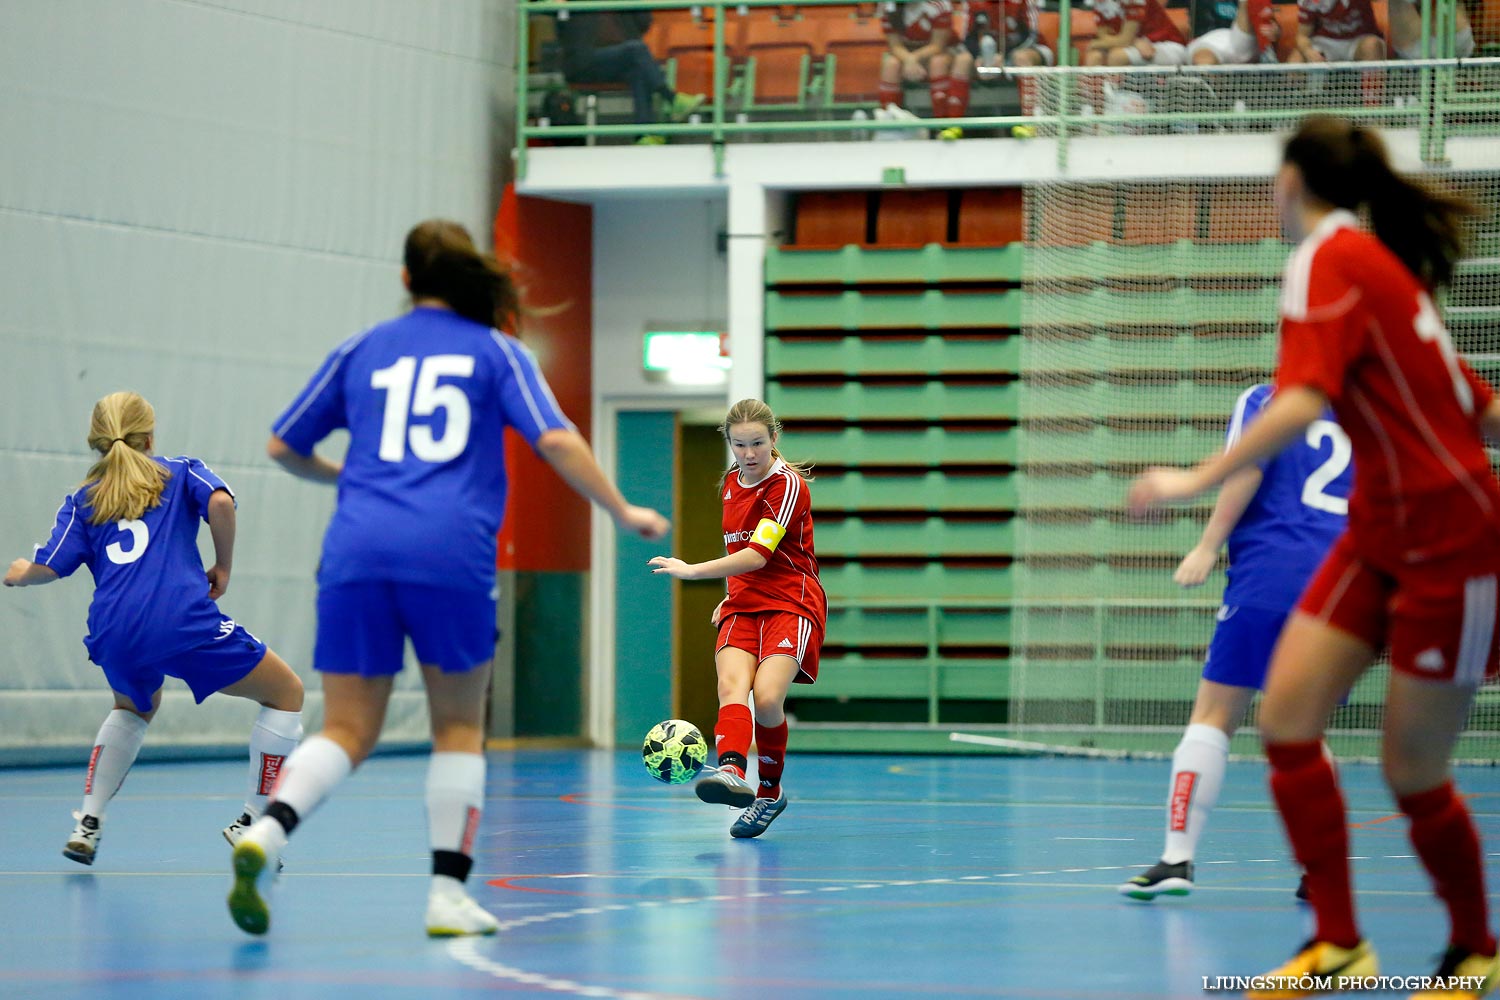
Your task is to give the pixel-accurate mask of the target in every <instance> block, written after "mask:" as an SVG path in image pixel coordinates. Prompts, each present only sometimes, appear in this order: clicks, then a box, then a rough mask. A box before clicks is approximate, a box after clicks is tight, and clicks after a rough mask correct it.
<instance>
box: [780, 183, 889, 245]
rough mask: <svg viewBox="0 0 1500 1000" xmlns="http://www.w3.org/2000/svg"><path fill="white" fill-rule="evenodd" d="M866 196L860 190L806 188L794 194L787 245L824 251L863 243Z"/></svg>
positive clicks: (868, 198) (866, 208)
mask: <svg viewBox="0 0 1500 1000" xmlns="http://www.w3.org/2000/svg"><path fill="white" fill-rule="evenodd" d="M869 211H870V196H869V195H868V194H866V193H865V192H863V191H808V192H805V193H803V194H800V195H798V196H797V202H796V208H795V210H794V216H793V220H792V242H791V247H792V248H795V249H799V250H811V249H817V250H826V249H830V248H836V247H842V246H848V245H849V244H851V243H864V242H865V234H866V232H867V226H868V222H869Z"/></svg>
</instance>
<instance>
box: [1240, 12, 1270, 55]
mask: <svg viewBox="0 0 1500 1000" xmlns="http://www.w3.org/2000/svg"><path fill="white" fill-rule="evenodd" d="M1245 13H1246V14H1248V15H1249V21H1250V33H1251V34H1252V35H1254V36H1255V45H1256V48H1257V49H1258V50H1259V51H1261V52H1262V53H1264V52H1275V51H1276V29H1277V24H1276V7H1275V5H1274V4H1272V2H1271V0H1248V2H1247V3H1246V4H1245Z"/></svg>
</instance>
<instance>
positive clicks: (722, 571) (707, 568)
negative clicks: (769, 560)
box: [646, 548, 766, 624]
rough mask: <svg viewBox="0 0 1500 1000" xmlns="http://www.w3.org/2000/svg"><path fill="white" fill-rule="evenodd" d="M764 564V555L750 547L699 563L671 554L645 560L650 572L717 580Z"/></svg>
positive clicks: (678, 577)
mask: <svg viewBox="0 0 1500 1000" xmlns="http://www.w3.org/2000/svg"><path fill="white" fill-rule="evenodd" d="M765 564H766V557H765V556H763V555H761V554H760V553H759V552H757V551H755V550H754V549H751V548H744V549H740V550H739V551H738V552H735V553H733V554H732V555H727V556H720V557H719V558H718V559H710V560H709V561H708V562H701V563H689V562H683V561H682V560H681V559H674V558H672V557H671V556H652V557H651V558H650V559H649V560H647V562H646V565H647V566H650V567H651V572H653V573H665V574H667V575H668V576H675V577H676V578H677V579H679V580H718V579H722V578H724V577H730V576H739V575H740V574H741V573H753V572H755V571H756V570H758V569H760V568H761V567H762V566H764V565H765ZM720 603H721V604H722V603H723V602H720ZM715 624H717V622H716V623H715Z"/></svg>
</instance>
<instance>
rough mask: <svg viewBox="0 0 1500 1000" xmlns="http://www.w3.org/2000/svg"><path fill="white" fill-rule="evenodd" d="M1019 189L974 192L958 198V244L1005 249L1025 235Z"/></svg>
mask: <svg viewBox="0 0 1500 1000" xmlns="http://www.w3.org/2000/svg"><path fill="white" fill-rule="evenodd" d="M1023 206H1024V199H1023V198H1022V194H1021V189H1020V188H973V189H970V190H966V191H964V192H963V193H962V194H961V195H960V196H959V203H958V242H959V243H960V244H961V245H963V246H1005V245H1007V244H1010V243H1019V242H1021V241H1022V240H1023V239H1024V238H1025V235H1026V232H1025V223H1024V219H1023V217H1022V216H1023Z"/></svg>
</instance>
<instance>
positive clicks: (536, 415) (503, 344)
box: [490, 330, 571, 434]
mask: <svg viewBox="0 0 1500 1000" xmlns="http://www.w3.org/2000/svg"><path fill="white" fill-rule="evenodd" d="M490 337H491V338H492V339H493V340H494V341H495V343H497V344H499V345H500V350H502V351H504V352H505V360H506V361H508V362H510V370H511V371H512V372H514V373H515V376H516V381H517V382H519V383H520V385H521V395H522V396H524V397H525V399H526V408H527V409H528V410H530V411H531V419H532V420H535V421H536V430H537V433H538V434H541V433H543V432H544V431H546V430H548V427H547V422H546V421H545V420H543V419H542V411H541V409H540V408H538V407H537V405H536V397H535V396H533V395H532V394H531V384H530V383H529V382H527V381H526V373H525V372H524V371H522V370H521V364H520V362H518V361H517V360H516V355H515V350H514V348H513V347H512V345H511V343H510V341H509V340H508V339H507V338H506V336H505V335H504V334H502V333H500V332H499V331H498V330H491V331H490ZM522 350H525V348H524V347H523V348H522ZM534 365H535V362H534V361H533V366H534ZM533 370H535V369H534V368H533ZM544 384H545V383H544ZM556 405H557V404H556V403H555V402H554V403H553V407H554V410H555V411H556ZM555 415H556V416H557V418H558V419H559V420H560V421H562V422H563V423H564V424H566V423H567V422H568V421H567V419H566V418H565V417H563V415H562V413H561V411H556V412H555ZM569 426H571V425H569Z"/></svg>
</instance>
